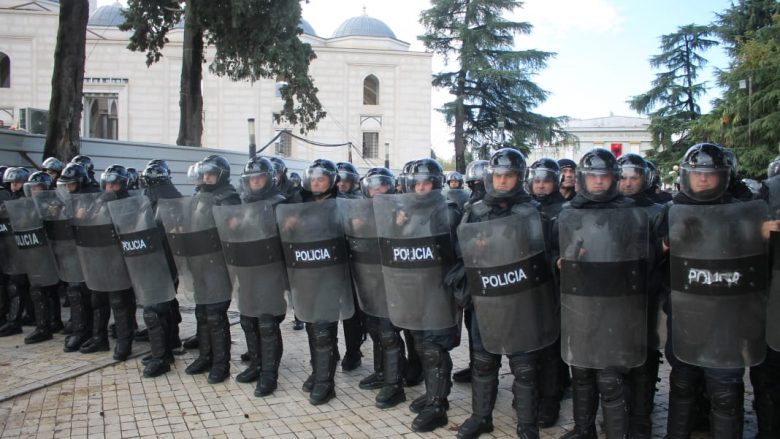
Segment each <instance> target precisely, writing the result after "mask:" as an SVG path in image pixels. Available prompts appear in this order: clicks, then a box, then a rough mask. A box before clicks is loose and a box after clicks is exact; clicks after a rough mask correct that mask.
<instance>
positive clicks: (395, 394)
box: [376, 322, 406, 409]
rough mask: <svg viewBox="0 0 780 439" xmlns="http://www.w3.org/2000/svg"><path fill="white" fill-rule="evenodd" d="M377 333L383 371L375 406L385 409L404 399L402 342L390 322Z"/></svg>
mask: <svg viewBox="0 0 780 439" xmlns="http://www.w3.org/2000/svg"><path fill="white" fill-rule="evenodd" d="M385 323H387V322H385ZM378 335H379V341H380V343H379V344H380V346H381V349H380V351H381V353H382V357H383V358H382V360H383V361H382V366H381V369H382V370H383V371H384V383H383V386H382V390H381V391H380V392H379V393H378V394H377V396H376V406H377V407H378V408H380V409H386V408H390V407H395V406H396V405H398V404H400V403H401V402H403V401H406V393H405V392H404V387H403V375H404V368H405V365H404V357H403V351H404V342H403V340H401V335H400V334H399V333H398V332H397V331H396V330H395V329H394V328H393V327H392V325H390V324H385V325H382V328H381V332H380V333H379V334H378Z"/></svg>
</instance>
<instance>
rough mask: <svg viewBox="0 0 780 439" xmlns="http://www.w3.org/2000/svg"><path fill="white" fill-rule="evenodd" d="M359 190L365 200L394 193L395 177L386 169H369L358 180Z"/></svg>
mask: <svg viewBox="0 0 780 439" xmlns="http://www.w3.org/2000/svg"><path fill="white" fill-rule="evenodd" d="M360 190H361V191H362V192H363V195H365V196H366V198H373V197H374V195H378V194H394V193H395V175H393V172H392V171H390V170H389V169H387V168H371V169H369V170H368V172H366V175H364V176H363V179H362V180H360Z"/></svg>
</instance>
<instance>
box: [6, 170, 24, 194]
mask: <svg viewBox="0 0 780 439" xmlns="http://www.w3.org/2000/svg"><path fill="white" fill-rule="evenodd" d="M29 177H30V170H29V169H27V168H22V167H9V168H7V169H6V170H5V172H4V173H3V185H5V187H6V189H8V190H9V191H10V190H11V183H26V182H27V179H28V178H29ZM20 190H21V188H20Z"/></svg>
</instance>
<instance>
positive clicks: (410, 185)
mask: <svg viewBox="0 0 780 439" xmlns="http://www.w3.org/2000/svg"><path fill="white" fill-rule="evenodd" d="M443 183H444V176H442V175H431V174H428V173H420V174H411V175H407V177H406V186H407V189H408V190H409V192H414V193H415V194H420V195H422V194H427V193H429V192H432V191H434V190H436V189H441V186H442V184H443Z"/></svg>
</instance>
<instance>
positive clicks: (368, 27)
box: [333, 15, 396, 39]
mask: <svg viewBox="0 0 780 439" xmlns="http://www.w3.org/2000/svg"><path fill="white" fill-rule="evenodd" d="M351 36H363V37H383V38H393V39H396V38H395V34H394V33H393V31H392V29H390V27H388V26H387V25H386V24H385V23H384V22H383V21H381V20H377V19H376V18H371V17H369V16H368V15H361V16H359V17H352V18H350V19H348V20H346V21H344V22H343V23H341V26H339V27H338V29H336V31H335V32H333V38H340V37H351Z"/></svg>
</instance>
